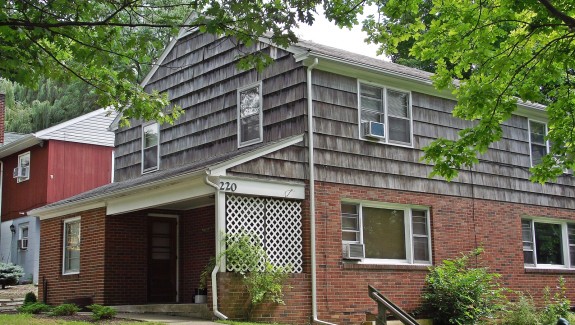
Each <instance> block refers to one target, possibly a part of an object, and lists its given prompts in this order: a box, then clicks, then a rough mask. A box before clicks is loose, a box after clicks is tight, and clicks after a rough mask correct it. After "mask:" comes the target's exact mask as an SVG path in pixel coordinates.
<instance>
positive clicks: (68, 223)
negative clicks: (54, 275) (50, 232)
mask: <svg viewBox="0 0 575 325" xmlns="http://www.w3.org/2000/svg"><path fill="white" fill-rule="evenodd" d="M63 247H64V254H63V263H62V274H75V273H80V218H79V217H78V218H72V219H67V220H64V245H63Z"/></svg>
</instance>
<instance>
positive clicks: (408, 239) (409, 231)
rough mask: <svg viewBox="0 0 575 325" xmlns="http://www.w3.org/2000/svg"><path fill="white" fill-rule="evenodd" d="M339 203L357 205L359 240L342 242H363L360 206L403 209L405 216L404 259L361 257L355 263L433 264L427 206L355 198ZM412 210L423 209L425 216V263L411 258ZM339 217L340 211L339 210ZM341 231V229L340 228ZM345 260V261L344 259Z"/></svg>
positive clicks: (344, 242)
mask: <svg viewBox="0 0 575 325" xmlns="http://www.w3.org/2000/svg"><path fill="white" fill-rule="evenodd" d="M341 204H355V205H357V206H358V218H359V220H358V223H359V233H360V235H359V236H360V241H359V242H357V241H347V240H342V244H354V243H363V215H362V208H363V207H368V208H380V209H394V210H403V211H404V213H405V212H407V213H405V214H404V215H406V216H407V218H404V225H405V229H407V232H406V234H405V235H406V236H405V247H406V256H407V259H405V260H395V259H378V258H365V257H364V258H362V259H361V260H359V261H358V262H357V264H381V265H426V266H428V265H432V264H433V257H432V247H431V222H430V221H431V216H430V213H429V207H427V206H421V205H410V204H396V203H380V202H366V201H355V200H342V201H341ZM412 210H421V211H425V216H426V219H427V223H426V224H427V248H428V254H429V261H427V262H425V263H421V262H419V261H418V262H415V261H414V259H413V228H412V217H413V216H412ZM340 218H341V212H340ZM340 232H341V229H340ZM346 262H347V261H346Z"/></svg>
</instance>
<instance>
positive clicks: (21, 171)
mask: <svg viewBox="0 0 575 325" xmlns="http://www.w3.org/2000/svg"><path fill="white" fill-rule="evenodd" d="M29 172H30V169H29V168H28V167H16V168H14V172H13V173H12V176H13V177H14V178H27V177H28V175H29Z"/></svg>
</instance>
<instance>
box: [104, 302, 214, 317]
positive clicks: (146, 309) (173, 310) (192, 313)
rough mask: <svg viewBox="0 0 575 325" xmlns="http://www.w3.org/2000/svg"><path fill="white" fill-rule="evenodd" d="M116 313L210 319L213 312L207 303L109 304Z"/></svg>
mask: <svg viewBox="0 0 575 325" xmlns="http://www.w3.org/2000/svg"><path fill="white" fill-rule="evenodd" d="M111 307H112V308H114V309H115V310H116V311H117V312H118V313H137V314H146V313H150V314H164V315H173V316H181V317H194V318H200V319H212V317H213V314H212V312H211V311H210V309H209V308H208V305H207V304H148V305H124V306H111Z"/></svg>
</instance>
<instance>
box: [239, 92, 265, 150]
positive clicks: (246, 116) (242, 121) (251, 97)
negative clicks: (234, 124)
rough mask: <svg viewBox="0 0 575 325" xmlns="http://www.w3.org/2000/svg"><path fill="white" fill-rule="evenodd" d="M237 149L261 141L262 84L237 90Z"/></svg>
mask: <svg viewBox="0 0 575 325" xmlns="http://www.w3.org/2000/svg"><path fill="white" fill-rule="evenodd" d="M237 100H238V147H243V146H247V145H250V144H254V143H258V142H261V141H262V140H263V126H262V84H261V82H258V83H257V84H255V85H250V86H248V87H244V88H240V89H238V98H237Z"/></svg>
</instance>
